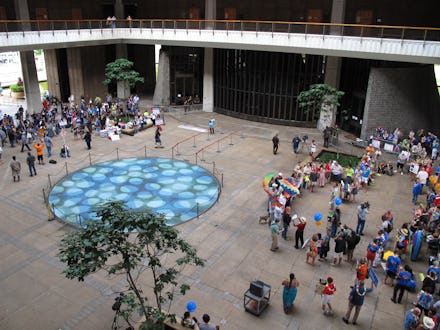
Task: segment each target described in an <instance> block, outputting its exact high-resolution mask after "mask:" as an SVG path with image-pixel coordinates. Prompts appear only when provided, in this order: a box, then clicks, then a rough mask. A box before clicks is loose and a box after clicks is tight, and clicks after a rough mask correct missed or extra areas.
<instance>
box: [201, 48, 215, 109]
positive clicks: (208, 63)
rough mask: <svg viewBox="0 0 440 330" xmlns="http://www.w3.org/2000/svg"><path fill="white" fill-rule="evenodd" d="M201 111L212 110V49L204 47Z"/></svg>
mask: <svg viewBox="0 0 440 330" xmlns="http://www.w3.org/2000/svg"><path fill="white" fill-rule="evenodd" d="M203 111H207V112H213V111H214V49H213V48H205V63H204V67H203Z"/></svg>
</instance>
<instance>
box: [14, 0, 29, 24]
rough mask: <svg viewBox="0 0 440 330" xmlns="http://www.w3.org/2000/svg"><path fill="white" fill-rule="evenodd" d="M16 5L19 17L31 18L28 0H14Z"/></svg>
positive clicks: (16, 12) (16, 13)
mask: <svg viewBox="0 0 440 330" xmlns="http://www.w3.org/2000/svg"><path fill="white" fill-rule="evenodd" d="M14 7H15V15H16V16H17V19H21V20H28V19H29V6H28V2H27V0H14Z"/></svg>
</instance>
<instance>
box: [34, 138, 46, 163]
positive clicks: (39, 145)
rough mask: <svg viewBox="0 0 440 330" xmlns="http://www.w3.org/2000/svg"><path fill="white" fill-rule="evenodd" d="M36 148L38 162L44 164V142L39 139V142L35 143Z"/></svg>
mask: <svg viewBox="0 0 440 330" xmlns="http://www.w3.org/2000/svg"><path fill="white" fill-rule="evenodd" d="M34 148H35V150H36V151H37V159H38V164H40V165H44V160H43V152H44V143H41V142H40V141H38V142H37V143H34Z"/></svg>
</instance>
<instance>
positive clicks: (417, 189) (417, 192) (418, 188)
mask: <svg viewBox="0 0 440 330" xmlns="http://www.w3.org/2000/svg"><path fill="white" fill-rule="evenodd" d="M422 189H423V185H422V184H421V183H420V181H419V180H417V181H416V182H415V183H414V186H413V189H412V193H413V199H412V202H413V204H417V200H418V199H419V195H420V194H421V193H422Z"/></svg>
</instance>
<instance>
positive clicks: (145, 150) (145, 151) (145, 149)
mask: <svg viewBox="0 0 440 330" xmlns="http://www.w3.org/2000/svg"><path fill="white" fill-rule="evenodd" d="M144 153H145V158H147V146H146V145H145V146H144Z"/></svg>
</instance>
